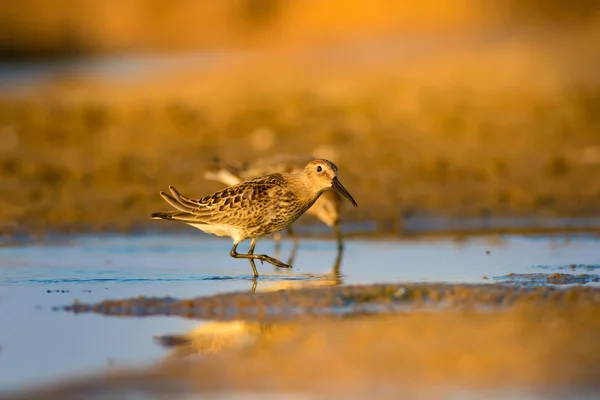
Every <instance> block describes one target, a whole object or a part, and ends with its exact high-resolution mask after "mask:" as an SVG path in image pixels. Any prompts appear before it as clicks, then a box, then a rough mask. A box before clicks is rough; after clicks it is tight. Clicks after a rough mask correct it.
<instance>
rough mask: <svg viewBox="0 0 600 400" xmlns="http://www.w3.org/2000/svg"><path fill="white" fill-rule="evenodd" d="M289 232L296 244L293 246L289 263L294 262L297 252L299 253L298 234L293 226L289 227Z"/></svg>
mask: <svg viewBox="0 0 600 400" xmlns="http://www.w3.org/2000/svg"><path fill="white" fill-rule="evenodd" d="M287 234H288V236H289V237H290V239H292V243H293V244H294V245H293V247H292V252H291V253H290V258H288V260H287V263H288V264H292V263H293V262H294V259H295V258H296V253H298V236H296V234H295V233H294V230H293V229H292V227H291V226H288V227H287Z"/></svg>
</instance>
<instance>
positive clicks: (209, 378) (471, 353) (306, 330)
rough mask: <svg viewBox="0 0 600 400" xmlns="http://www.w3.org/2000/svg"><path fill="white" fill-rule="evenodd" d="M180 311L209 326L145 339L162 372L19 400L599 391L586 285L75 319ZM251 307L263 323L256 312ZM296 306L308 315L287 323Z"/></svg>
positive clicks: (597, 311) (252, 301)
mask: <svg viewBox="0 0 600 400" xmlns="http://www.w3.org/2000/svg"><path fill="white" fill-rule="evenodd" d="M182 302H183V303H185V302H187V303H188V305H189V306H190V309H191V310H197V311H198V313H199V314H205V313H206V310H208V309H211V310H213V312H212V319H213V320H214V321H216V322H214V323H213V324H208V325H204V326H201V327H200V328H198V329H196V330H193V331H191V332H189V333H188V334H184V335H174V336H166V337H162V338H158V340H159V342H160V343H162V344H163V345H167V346H170V347H172V348H173V350H172V353H171V354H170V355H169V356H168V357H166V358H165V359H164V360H163V361H162V362H159V363H157V364H155V365H153V366H150V367H147V368H145V369H141V370H135V371H131V370H130V371H120V372H115V373H111V374H100V375H97V376H93V377H90V378H88V379H83V380H75V381H72V382H67V383H63V384H60V385H57V386H54V387H51V388H47V389H43V390H41V391H37V392H33V393H30V394H27V395H26V396H24V397H20V398H44V399H47V398H57V399H58V398H61V399H70V398H95V397H94V396H107V397H111V398H112V397H115V396H117V397H118V396H122V395H125V394H127V393H129V394H131V393H137V394H139V395H143V396H146V397H150V398H161V397H160V396H161V393H162V394H164V396H165V398H177V397H178V396H180V398H183V396H184V394H188V395H189V394H191V393H198V394H204V395H207V394H211V395H216V394H221V395H225V394H229V395H232V394H249V393H250V394H251V393H254V394H256V395H258V396H259V397H260V396H261V395H264V396H266V394H279V395H281V394H284V393H287V394H301V395H303V396H306V397H300V398H322V397H323V398H331V397H335V398H364V397H366V396H369V397H374V398H397V397H398V396H401V395H405V396H406V395H408V396H410V397H411V398H443V397H444V396H446V395H448V394H454V395H457V394H460V393H462V394H463V395H464V396H465V398H469V396H471V397H470V398H489V396H487V395H485V394H486V393H488V394H489V393H496V392H497V391H500V392H501V391H502V390H506V389H507V388H508V389H510V390H513V392H514V391H516V392H514V393H525V394H530V395H532V393H533V394H537V395H540V394H541V395H544V394H546V395H550V394H552V395H554V396H555V397H556V396H557V397H558V398H561V397H563V396H564V398H578V396H584V394H586V393H588V394H589V393H596V394H598V393H600V388H599V387H598V382H600V342H598V340H597V339H598V337H599V334H600V289H599V288H597V287H590V286H573V287H568V288H565V289H558V288H555V287H529V288H523V287H510V286H506V285H499V284H496V285H441V284H440V285H436V284H412V285H410V284H394V285H392V284H389V285H362V286H337V287H325V288H314V289H300V290H287V291H280V292H269V293H254V294H253V293H233V294H224V295H217V296H207V297H202V298H197V299H189V300H180V301H173V299H163V300H161V299H157V298H138V299H125V300H116V301H113V302H102V303H100V304H97V305H95V306H94V305H91V306H90V307H87V306H83V305H81V304H77V305H76V309H77V311H78V312H81V311H83V310H89V311H92V312H93V311H94V310H96V311H97V312H104V311H106V310H111V311H110V313H111V314H114V315H121V316H126V315H131V314H132V308H131V306H133V309H135V310H137V311H138V315H147V314H170V313H172V312H173V311H174V310H177V309H178V307H179V305H181V304H183V303H182ZM259 305H264V307H263V308H264V312H263V313H260V312H256V310H257V309H258V308H260V307H259ZM366 305H369V307H361V306H366ZM348 306H350V307H349V308H348ZM400 306H402V307H400ZM161 307H162V308H161ZM298 307H301V308H302V307H303V308H304V310H303V311H306V310H307V309H309V308H310V309H312V312H303V314H302V315H303V318H301V319H297V318H289V315H291V314H294V312H293V310H295V309H297V308H298ZM340 309H350V310H352V311H351V312H347V313H340V312H337V311H339V310H340ZM70 310H71V311H73V309H72V308H70ZM202 310H204V311H202ZM244 310H245V311H244ZM249 310H254V311H249ZM286 310H287V312H286ZM369 311H370V312H369ZM190 316H192V315H190ZM196 354H202V355H200V356H194V355H196ZM190 356H191V357H190ZM445 398H447V397H445ZM580 398H584V397H580Z"/></svg>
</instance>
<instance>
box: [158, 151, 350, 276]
mask: <svg viewBox="0 0 600 400" xmlns="http://www.w3.org/2000/svg"><path fill="white" fill-rule="evenodd" d="M330 187H331V188H334V189H335V190H337V191H339V192H340V193H342V194H343V195H344V196H346V197H347V198H348V199H349V200H350V201H351V202H352V203H353V204H354V206H356V202H355V201H354V199H353V198H352V196H350V194H349V193H348V192H347V191H346V189H345V188H344V187H343V186H342V185H341V183H340V182H339V180H338V178H337V167H336V166H335V164H333V163H332V162H331V161H328V160H313V161H311V162H309V163H308V164H307V165H306V167H305V168H304V169H303V170H302V171H300V172H297V173H275V174H270V175H266V176H263V177H260V178H255V179H251V180H248V181H244V182H242V183H239V184H237V185H233V186H230V187H227V188H225V189H223V190H220V191H218V192H216V193H213V194H212V195H210V196H205V197H202V198H200V199H197V200H193V199H190V198H188V197H185V196H183V195H182V194H181V193H179V191H177V189H175V188H174V187H173V186H170V187H169V190H170V192H171V193H170V194H168V193H165V192H161V193H160V194H161V196H162V197H163V199H165V201H167V203H169V204H170V205H171V206H173V207H174V208H175V209H176V210H177V211H169V212H158V213H154V214H152V218H156V219H167V220H173V221H179V222H183V223H186V224H189V225H191V226H194V227H196V228H198V229H201V230H203V231H204V232H207V233H212V234H215V235H218V236H229V237H231V238H232V239H233V243H234V246H233V248H232V250H231V253H230V254H231V256H232V257H235V258H247V259H249V260H250V264H251V265H252V269H253V272H254V275H255V276H258V272H257V271H256V266H255V264H254V260H255V259H258V260H261V261H267V262H269V263H271V264H273V265H276V266H278V267H289V265H287V264H284V263H282V262H281V261H279V260H276V259H274V258H272V257H269V256H267V255H255V254H254V246H255V245H256V239H257V238H260V237H262V236H266V235H270V234H272V233H274V232H278V231H280V230H282V229H285V228H286V227H288V226H289V225H290V224H292V223H293V222H294V221H296V219H298V217H300V216H301V215H302V214H303V213H304V212H306V210H308V209H309V208H310V207H311V206H312V205H313V204H314V203H315V201H316V200H317V199H318V198H319V197H320V196H321V194H322V193H323V192H324V191H325V190H326V189H328V188H330ZM246 239H252V243H251V245H250V250H249V252H248V254H239V253H237V252H236V248H237V245H238V244H239V243H240V242H241V241H243V240H246Z"/></svg>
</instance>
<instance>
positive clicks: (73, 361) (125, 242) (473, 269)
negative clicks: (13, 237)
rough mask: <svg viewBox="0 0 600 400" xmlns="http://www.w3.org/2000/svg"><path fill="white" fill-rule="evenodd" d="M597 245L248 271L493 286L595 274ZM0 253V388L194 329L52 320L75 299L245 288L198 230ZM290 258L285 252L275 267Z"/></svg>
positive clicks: (551, 243) (126, 354)
mask: <svg viewBox="0 0 600 400" xmlns="http://www.w3.org/2000/svg"><path fill="white" fill-rule="evenodd" d="M599 243H600V240H599V239H598V238H597V237H596V236H592V235H570V236H564V235H551V236H549V235H546V236H529V237H519V236H495V237H488V238H473V239H467V240H453V239H452V238H439V239H419V240H417V239H415V240H409V241H400V240H350V241H348V242H347V246H346V247H347V250H346V251H345V253H344V254H343V257H342V259H341V263H340V272H341V277H338V276H336V275H333V274H332V270H333V267H334V264H335V261H336V255H337V254H336V250H335V246H334V243H333V242H332V241H330V240H317V239H302V240H301V245H300V246H301V247H300V249H299V251H298V255H297V258H296V259H295V262H294V267H295V268H294V269H293V270H291V271H290V270H281V271H276V270H275V269H274V268H273V267H272V266H270V265H268V264H264V265H261V264H260V263H258V264H257V267H258V269H259V272H260V273H261V274H262V275H261V277H260V278H259V280H258V282H257V287H256V290H257V291H261V290H275V289H282V288H291V287H300V286H310V285H334V284H338V283H345V284H355V283H375V282H398V281H406V282H468V283H493V282H495V281H496V280H499V281H502V277H505V276H508V275H509V274H538V273H544V274H552V273H554V272H561V273H572V274H582V273H585V274H597V273H598V265H599V263H600V246H598V244H599ZM0 244H1V247H0V321H1V323H0V391H4V390H14V389H19V388H22V387H24V386H28V385H31V384H40V383H44V382H48V381H52V380H54V379H57V378H61V379H62V378H67V377H70V376H72V375H73V374H85V373H91V372H95V371H98V370H103V369H104V370H106V369H108V368H115V367H116V368H118V367H120V366H128V365H136V364H140V363H144V362H148V361H153V360H158V359H160V358H161V357H162V356H164V355H165V353H166V350H165V349H163V348H162V347H161V346H158V345H157V344H155V343H154V341H153V339H152V338H153V336H155V335H164V334H170V333H182V332H186V331H189V330H191V329H193V328H194V327H197V326H198V321H192V320H185V319H181V318H166V317H153V318H127V319H124V318H111V317H102V316H98V315H72V314H68V313H64V312H55V311H52V308H53V307H54V306H60V305H65V304H70V303H72V302H73V301H74V300H75V299H78V300H80V301H82V302H97V301H101V300H104V299H118V298H126V297H132V296H138V295H143V296H172V297H177V298H187V297H196V296H202V295H211V294H216V293H222V292H231V291H247V290H251V289H252V286H253V281H252V274H251V268H250V266H249V264H248V262H246V261H245V260H233V259H231V258H230V257H229V254H228V253H229V250H230V247H231V244H230V241H228V240H220V239H216V238H213V237H209V236H205V235H202V234H196V233H195V232H194V233H193V234H168V235H167V234H151V235H132V236H121V235H90V236H77V237H60V238H52V239H49V240H46V241H43V242H36V243H31V242H23V243H8V242H3V243H0ZM246 246H247V244H246ZM246 246H244V247H242V246H240V251H242V250H243V249H245V248H247V247H246ZM257 251H258V252H265V253H268V254H273V243H272V242H269V241H264V242H260V243H259V244H258V246H257ZM289 252H290V245H289V243H285V244H284V248H283V251H282V255H281V258H282V259H283V260H284V261H285V260H286V257H287V256H288V254H289ZM540 282H542V283H543V280H541V281H540V280H537V281H535V282H533V283H534V284H540ZM587 284H588V285H598V284H597V283H594V282H591V283H587Z"/></svg>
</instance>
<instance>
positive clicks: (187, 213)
mask: <svg viewBox="0 0 600 400" xmlns="http://www.w3.org/2000/svg"><path fill="white" fill-rule="evenodd" d="M282 183H283V177H282V176H281V175H280V174H273V175H269V176H266V177H262V178H258V179H253V180H250V181H245V182H242V183H240V184H238V185H234V186H230V187H227V188H225V189H223V190H220V191H218V192H216V193H214V194H212V195H210V196H206V197H203V198H201V199H196V200H194V199H190V198H188V197H185V196H183V195H182V194H181V193H179V191H177V189H175V188H174V187H173V186H170V187H169V190H170V191H171V194H168V193H165V192H161V193H160V194H161V196H162V197H163V199H165V201H167V203H169V204H170V205H172V206H173V207H174V208H176V209H177V210H178V211H177V212H174V213H172V214H171V217H170V218H169V219H173V220H177V221H181V222H186V223H195V224H210V225H215V224H221V225H230V226H246V227H248V226H250V227H252V226H257V225H260V224H261V223H263V221H266V220H268V219H269V218H271V216H272V214H273V213H274V212H276V210H277V207H278V203H279V197H280V194H281V192H282V186H281V184H282Z"/></svg>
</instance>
